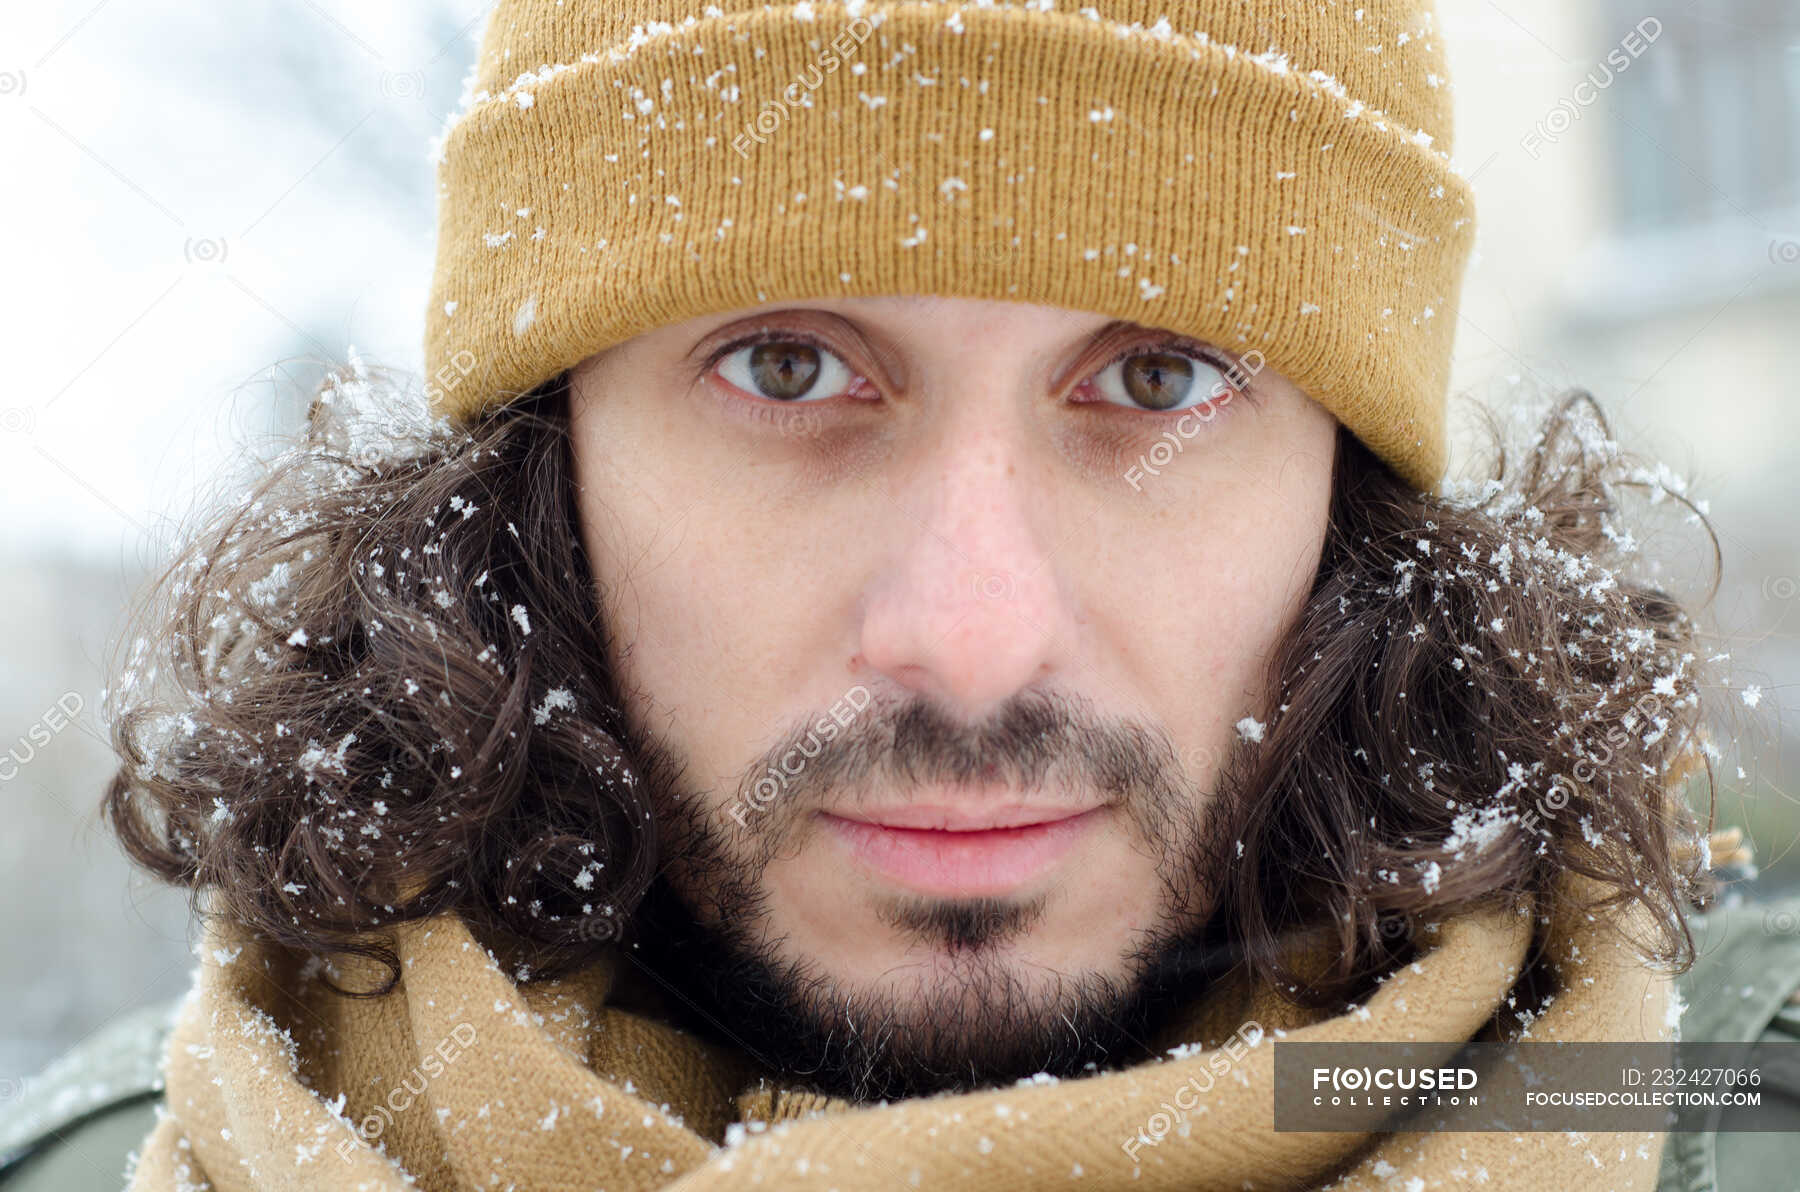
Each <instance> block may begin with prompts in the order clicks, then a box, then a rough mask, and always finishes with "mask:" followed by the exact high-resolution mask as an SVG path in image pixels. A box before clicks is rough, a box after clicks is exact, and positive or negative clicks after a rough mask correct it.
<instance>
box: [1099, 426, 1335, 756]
mask: <svg viewBox="0 0 1800 1192" xmlns="http://www.w3.org/2000/svg"><path fill="white" fill-rule="evenodd" d="M1329 461H1330V455H1329V454H1328V453H1325V452H1323V451H1322V452H1321V453H1320V454H1319V455H1317V456H1312V455H1310V454H1309V456H1308V457H1307V458H1306V459H1305V460H1303V461H1301V460H1296V461H1295V462H1293V463H1291V464H1290V465H1289V466H1287V467H1285V468H1284V467H1281V466H1280V465H1279V464H1278V463H1276V464H1272V465H1270V466H1268V467H1266V468H1265V469H1259V470H1258V471H1257V472H1254V473H1250V472H1247V473H1244V474H1242V475H1240V476H1239V477H1237V478H1235V479H1225V480H1222V481H1221V482H1220V483H1217V484H1211V483H1196V484H1195V485H1193V487H1192V488H1191V489H1189V490H1188V491H1187V492H1185V493H1183V494H1182V495H1181V496H1180V497H1178V498H1175V499H1173V500H1172V501H1171V504H1170V507H1169V508H1168V509H1167V510H1166V511H1165V512H1164V513H1163V514H1162V515H1160V516H1158V517H1157V518H1155V519H1151V520H1138V521H1136V522H1132V523H1124V522H1121V523H1120V524H1119V525H1118V526H1117V531H1118V532H1117V535H1116V537H1115V538H1114V541H1113V546H1112V549H1111V550H1109V552H1108V554H1109V559H1108V562H1107V564H1106V566H1105V567H1104V568H1103V569H1102V574H1105V575H1106V576H1107V581H1106V590H1105V594H1104V595H1103V596H1101V597H1100V598H1099V599H1098V600H1097V601H1096V602H1095V603H1094V604H1093V605H1091V606H1090V607H1106V608H1110V609H1112V610H1114V613H1113V616H1112V617H1111V618H1110V621H1111V626H1110V630H1109V633H1108V636H1109V637H1110V641H1109V642H1106V643H1103V644H1102V646H1101V648H1102V649H1103V650H1109V651H1110V652H1112V653H1114V654H1116V655H1117V656H1119V657H1121V658H1123V659H1125V660H1126V662H1125V665H1126V666H1127V667H1128V668H1129V672H1130V673H1129V675H1128V677H1127V680H1126V681H1127V683H1128V684H1130V685H1132V686H1135V687H1136V688H1137V689H1139V690H1142V691H1144V692H1145V693H1147V696H1148V698H1149V699H1150V700H1151V701H1152V706H1151V710H1152V712H1153V714H1154V715H1155V716H1156V718H1157V719H1159V720H1160V721H1161V722H1162V723H1163V724H1164V725H1165V726H1167V728H1168V729H1169V731H1170V733H1171V735H1172V736H1173V737H1174V738H1175V739H1176V741H1177V742H1178V744H1179V746H1180V750H1181V753H1182V761H1183V764H1184V765H1185V766H1186V768H1187V769H1188V770H1189V772H1190V774H1191V775H1192V776H1193V777H1194V778H1196V779H1199V780H1202V781H1206V780H1208V779H1209V778H1210V776H1211V774H1212V772H1213V771H1214V770H1215V768H1216V765H1217V763H1218V762H1219V761H1221V760H1222V759H1223V758H1224V756H1225V755H1226V752H1227V750H1228V747H1229V746H1230V744H1231V742H1232V740H1233V737H1234V734H1235V726H1236V724H1237V722H1238V721H1239V720H1240V719H1241V718H1243V717H1245V716H1255V717H1257V718H1259V719H1261V718H1263V712H1264V710H1266V708H1267V705H1268V697H1269V694H1270V689H1271V686H1272V683H1271V677H1272V676H1271V672H1270V663H1271V662H1272V659H1273V652H1274V650H1275V649H1276V647H1277V646H1278V645H1279V643H1280V641H1281V639H1282V636H1283V634H1284V632H1285V631H1286V630H1287V629H1288V627H1289V626H1290V625H1292V624H1293V622H1294V620H1295V618H1296V617H1297V616H1298V615H1299V613H1300V611H1301V609H1302V608H1303V607H1304V604H1305V601H1306V598H1307V595H1308V593H1309V592H1310V590H1311V586H1312V583H1313V581H1314V578H1315V576H1316V573H1317V568H1318V561H1319V555H1320V552H1321V550H1322V549H1323V546H1324V540H1325V532H1326V524H1327V518H1328V515H1329V509H1330V487H1331V476H1330V464H1329ZM1258 474H1260V475H1264V476H1271V477H1278V478H1277V479H1275V480H1273V481H1263V482H1261V483H1257V482H1255V481H1253V480H1250V479H1249V477H1250V476H1251V475H1258Z"/></svg>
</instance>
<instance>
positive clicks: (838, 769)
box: [725, 686, 1193, 838]
mask: <svg viewBox="0 0 1800 1192" xmlns="http://www.w3.org/2000/svg"><path fill="white" fill-rule="evenodd" d="M925 785H933V786H949V787H975V786H980V787H1005V788H1008V789H1011V790H1015V791H1017V792H1019V793H1020V795H1021V797H1023V798H1026V799H1029V798H1030V796H1031V793H1032V792H1033V791H1036V790H1039V789H1042V788H1045V787H1053V788H1060V789H1063V790H1069V791H1081V792H1084V793H1096V794H1098V795H1099V796H1100V797H1101V799H1102V800H1103V801H1104V802H1105V803H1106V804H1108V805H1123V806H1126V807H1127V808H1129V809H1131V810H1132V811H1133V813H1134V815H1135V816H1136V817H1137V818H1138V819H1139V820H1140V827H1141V828H1142V829H1143V830H1144V831H1146V832H1147V833H1154V832H1155V831H1156V830H1157V829H1158V827H1159V826H1160V825H1161V823H1162V822H1163V821H1165V820H1166V819H1168V818H1169V817H1171V816H1173V815H1174V814H1175V813H1176V809H1177V808H1178V807H1179V806H1181V805H1182V804H1184V803H1187V802H1190V801H1191V799H1192V797H1193V788H1192V785H1191V783H1190V782H1189V780H1188V779H1187V777H1186V774H1185V773H1184V771H1183V770H1182V768H1181V766H1180V763H1179V761H1178V759H1177V756H1176V752H1175V747H1174V744H1173V742H1172V741H1171V739H1170V737H1169V735H1168V734H1167V733H1166V732H1165V731H1163V730H1161V729H1159V728H1157V727H1155V726H1153V725H1149V724H1144V723H1141V722H1138V721H1135V720H1130V719H1123V718H1108V717H1103V716H1101V715H1100V714H1099V713H1098V712H1097V711H1096V710H1095V709H1094V707H1093V705H1092V703H1091V702H1090V701H1088V700H1086V699H1085V698H1082V697H1078V696H1074V695H1071V694H1065V693H1061V692H1042V691H1032V692H1020V693H1018V694H1016V695H1014V696H1013V697H1012V698H1010V699H1008V700H1007V701H1006V703H1005V704H1003V705H1002V706H1001V707H1000V708H999V709H998V710H997V711H996V712H995V713H994V714H993V715H992V716H990V717H989V718H988V719H987V720H985V721H983V722H981V723H979V724H970V723H968V722H966V721H964V720H962V719H961V718H959V717H957V716H955V715H953V714H951V713H950V712H949V711H947V710H946V709H945V708H943V707H942V705H940V704H938V703H936V702H934V701H932V700H931V699H929V698H926V697H924V696H920V695H914V696H910V697H902V696H892V695H888V696H878V695H875V694H873V693H870V692H869V691H868V689H867V688H864V687H860V686H859V687H854V688H851V689H850V691H849V692H847V693H846V695H845V697H844V698H842V699H840V700H838V701H837V703H835V704H833V705H832V707H831V708H830V709H829V710H828V711H826V712H825V713H823V714H821V715H819V716H817V717H813V718H811V719H809V720H803V721H801V722H800V723H799V724H798V725H797V726H796V727H794V728H793V729H791V730H790V731H789V732H788V733H786V734H785V735H784V736H783V737H782V739H781V740H779V741H778V742H777V743H776V744H775V745H773V746H771V747H770V748H769V749H768V750H766V751H765V752H764V753H763V754H762V755H761V756H760V757H758V758H757V759H756V760H755V761H754V762H752V763H751V764H750V765H749V766H748V767H747V768H746V769H745V771H744V772H743V774H742V775H741V776H740V777H739V779H738V781H737V783H736V788H735V791H734V797H733V798H732V799H731V800H729V801H728V802H727V803H726V806H725V810H726V815H727V816H728V818H730V819H731V820H733V821H735V822H736V823H737V826H738V830H739V831H740V832H741V833H744V834H746V835H751V836H762V837H765V838H771V837H776V836H779V835H781V834H782V833H783V832H784V831H785V830H786V829H788V828H789V827H790V826H791V825H793V824H794V823H795V822H796V821H798V820H799V819H801V818H803V817H805V816H807V815H810V814H812V813H813V812H816V811H820V810H823V809H825V808H827V807H830V806H839V807H842V806H846V805H854V804H855V803H856V802H857V801H859V800H862V799H867V798H872V797H875V796H877V795H885V796H892V795H893V794H894V793H895V792H904V791H906V790H910V789H914V788H916V787H919V786H925Z"/></svg>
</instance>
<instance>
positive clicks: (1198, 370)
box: [1094, 352, 1229, 412]
mask: <svg viewBox="0 0 1800 1192" xmlns="http://www.w3.org/2000/svg"><path fill="white" fill-rule="evenodd" d="M1094 381H1095V386H1096V387H1097V388H1098V389H1099V390H1100V392H1101V394H1102V395H1103V396H1104V397H1105V398H1106V399H1107V400H1108V401H1110V402H1113V403H1115V404H1117V405H1132V406H1136V407H1138V408H1139V409H1144V410H1155V411H1159V412H1160V411H1165V410H1177V409H1193V408H1194V407H1196V406H1200V405H1204V404H1206V403H1207V402H1209V401H1212V400H1215V399H1216V398H1218V397H1221V396H1223V395H1224V393H1225V392H1226V390H1227V389H1228V388H1229V386H1228V385H1227V384H1226V381H1225V375H1224V374H1223V373H1221V372H1220V371H1219V370H1218V369H1216V368H1214V367H1213V366H1212V365H1211V364H1209V363H1208V362H1207V361H1205V360H1202V359H1200V358H1199V357H1197V356H1192V355H1189V354H1188V353H1186V352H1134V353H1132V354H1131V355H1129V356H1125V357H1122V358H1121V359H1119V360H1116V361H1114V362H1113V363H1111V364H1109V365H1107V366H1106V367H1105V368H1103V369H1101V370H1100V371H1099V372H1098V373H1096V374H1095V376H1094Z"/></svg>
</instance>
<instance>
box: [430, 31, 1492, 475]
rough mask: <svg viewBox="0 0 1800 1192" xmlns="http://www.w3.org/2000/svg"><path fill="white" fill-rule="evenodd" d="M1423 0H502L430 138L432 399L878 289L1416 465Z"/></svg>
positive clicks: (1431, 39)
mask: <svg viewBox="0 0 1800 1192" xmlns="http://www.w3.org/2000/svg"><path fill="white" fill-rule="evenodd" d="M1450 106H1451V105H1450V89H1449V87H1448V84H1447V71H1446V68H1445V64H1444V57H1443V52H1442V50H1441V48H1440V46H1439V42H1438V38H1437V34H1436V31H1435V26H1434V17H1433V9H1432V5H1431V4H1430V2H1429V0H1257V2H1256V3H1251V2H1250V0H1172V2H1170V3H1168V4H1165V5H1157V6H1152V5H1149V4H1145V3H1142V2H1140V0H1099V3H1098V4H1097V5H1096V6H1093V7H1081V8H1079V9H1077V8H1075V7H1074V6H1068V5H1065V6H1058V5H1057V4H1056V2H1055V0H1026V2H1025V3H1024V4H1012V3H976V4H968V5H963V4H949V3H936V2H931V3H917V2H903V3H892V2H885V0H850V2H849V3H842V4H840V3H836V2H834V0H800V2H799V3H795V4H792V5H765V6H762V7H757V8H743V9H736V10H732V11H724V10H721V9H719V8H717V7H714V6H711V5H708V6H707V7H706V8H705V9H704V10H703V12H702V13H700V14H698V15H696V14H695V13H693V12H691V11H689V10H688V9H686V8H683V7H679V6H676V5H672V4H669V3H666V2H662V0H602V2H587V0H501V2H500V3H499V4H498V5H497V7H496V9H495V11H494V14H493V16H492V18H491V20H490V22H489V25H488V27H487V31H486V34H485V36H484V38H483V42H482V47H481V51H480V57H479V59H478V62H477V64H476V69H475V71H474V73H473V74H472V75H471V77H470V80H469V83H468V88H467V94H466V95H465V100H464V105H463V109H462V111H461V112H460V113H459V114H458V116H457V117H456V118H455V119H453V120H452V122H451V124H450V125H449V127H448V128H447V130H446V132H445V134H444V138H443V141H442V144H441V146H440V153H439V212H438V244H437V268H436V276H435V278H434V281H433V284H432V290H431V298H430V302H429V306H428V309H427V320H426V324H427V325H426V351H425V355H426V369H427V373H428V375H429V380H428V392H429V394H430V396H431V398H432V400H433V402H434V404H435V406H436V408H438V409H439V410H440V411H442V412H444V413H446V414H448V415H450V416H451V417H452V418H453V419H469V418H472V417H474V416H476V415H478V414H479V413H480V412H481V411H483V410H485V409H488V408H490V407H492V406H494V405H497V404H501V403H504V402H505V401H507V400H509V399H510V398H512V397H515V396H517V395H518V394H519V393H521V392H524V391H526V390H529V389H531V388H533V387H534V386H536V385H538V384H541V383H542V382H544V381H546V380H548V379H550V378H551V377H554V376H555V375H557V374H558V373H559V372H561V371H563V370H564V369H567V368H571V367H573V366H574V365H576V364H578V363H580V362H581V361H582V360H584V359H586V358H587V357H588V356H591V355H593V354H594V353H596V352H599V351H601V350H603V349H605V348H607V347H609V346H611V345H613V344H616V343H620V342H623V341H624V340H627V339H630V338H632V337H633V336H635V335H638V334H640V333H642V332H644V331H647V330H650V329H652V328H655V327H658V326H662V325H666V324H669V323H673V322H678V321H681V320H685V319H689V318H693V317H695V316H698V315H703V314H711V313H724V312H726V311H735V310H739V309H742V308H745V307H752V306H756V305H759V304H762V303H766V302H776V301H791V300H805V299H817V298H827V297H833V296H836V297H849V296H879V295H887V294H935V295H942V296H956V297H971V298H987V299H998V300H1003V301H1015V302H1033V303H1040V304H1044V305H1049V306H1058V307H1066V308H1071V309H1076V310H1084V311H1092V312H1096V313H1100V314H1104V315H1108V316H1111V317H1113V318H1117V319H1125V320H1129V321H1131V322H1135V323H1139V324H1142V325H1145V326H1152V327H1166V328H1168V329H1170V330H1172V331H1175V332H1178V333H1180V334H1184V335H1189V336H1192V337H1195V338H1197V339H1200V340H1203V341H1206V342H1209V343H1212V344H1214V345H1216V346H1218V347H1220V348H1223V349H1226V350H1228V351H1231V352H1235V353H1238V354H1239V355H1244V354H1247V353H1249V352H1251V351H1252V350H1254V351H1257V352H1260V353H1261V354H1262V358H1263V359H1264V360H1266V362H1267V364H1268V366H1270V367H1272V368H1274V369H1275V370H1276V371H1278V372H1280V373H1282V374H1283V375H1285V376H1287V377H1288V378H1289V379H1291V380H1293V381H1294V382H1295V383H1296V384H1298V385H1299V386H1300V387H1301V389H1303V390H1304V391H1305V392H1306V393H1308V394H1309V395H1310V396H1312V397H1313V398H1314V399H1315V400H1317V401H1318V402H1319V403H1321V404H1322V405H1324V406H1325V407H1326V408H1327V409H1329V410H1330V411H1331V412H1332V413H1333V414H1334V415H1335V416H1336V417H1337V418H1338V420H1339V421H1341V422H1342V423H1344V424H1345V425H1346V426H1348V427H1349V428H1350V429H1351V430H1352V431H1353V432H1355V433H1356V434H1357V435H1358V436H1359V437H1360V438H1361V439H1363V441H1364V442H1366V443H1367V444H1368V445H1369V446H1370V447H1371V448H1372V449H1373V450H1374V451H1375V452H1376V453H1377V454H1378V455H1379V456H1381V458H1383V459H1384V460H1386V461H1387V462H1388V463H1389V464H1390V465H1391V466H1392V467H1393V468H1394V469H1395V470H1396V471H1397V472H1398V473H1399V474H1400V475H1402V476H1403V477H1405V478H1406V479H1407V480H1408V481H1409V482H1411V483H1413V484H1415V485H1416V486H1418V487H1420V488H1431V487H1434V486H1435V485H1436V484H1437V482H1438V481H1439V480H1440V479H1441V477H1442V473H1443V469H1444V465H1445V452H1446V447H1445V426H1444V422H1445V419H1444V406H1445V397H1446V390H1447V386H1448V379H1449V366H1450V353H1451V347H1452V341H1453V338H1454V329H1455V324H1456V313H1457V303H1458V291H1459V288H1460V285H1461V278H1462V273H1463V268H1464V264H1465V261H1466V259H1467V255H1468V251H1469V247H1470V243H1471V240H1472V237H1473V232H1474V223H1473V217H1474V212H1473V201H1472V196H1471V194H1470V191H1469V188H1468V186H1467V184H1466V183H1465V182H1464V181H1463V180H1462V179H1461V178H1460V177H1459V176H1458V175H1457V174H1456V173H1454V172H1453V171H1452V169H1451V167H1450V164H1449V157H1448V153H1449V150H1450V138H1451V117H1450Z"/></svg>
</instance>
